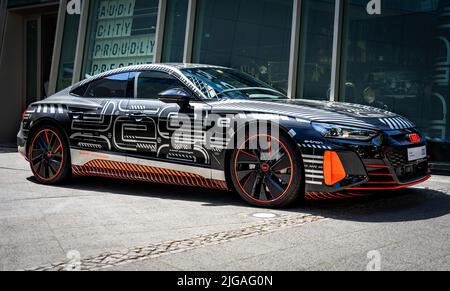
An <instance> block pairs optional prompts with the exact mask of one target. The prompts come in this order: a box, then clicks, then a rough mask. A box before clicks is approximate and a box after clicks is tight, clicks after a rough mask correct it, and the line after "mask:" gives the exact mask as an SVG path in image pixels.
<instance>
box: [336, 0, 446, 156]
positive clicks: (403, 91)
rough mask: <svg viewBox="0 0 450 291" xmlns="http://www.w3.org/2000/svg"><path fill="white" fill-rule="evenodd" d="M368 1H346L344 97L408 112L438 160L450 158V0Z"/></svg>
mask: <svg viewBox="0 0 450 291" xmlns="http://www.w3.org/2000/svg"><path fill="white" fill-rule="evenodd" d="M366 5H367V1H362V0H349V1H346V7H345V17H344V19H345V27H344V31H345V33H344V38H343V59H342V60H343V61H342V72H341V78H340V80H341V88H340V93H341V94H340V100H341V101H348V102H354V103H361V104H367V105H371V106H375V107H380V108H385V109H388V110H390V111H393V112H396V113H399V114H402V115H404V116H406V117H408V118H409V119H411V120H412V121H414V122H415V123H416V124H417V126H418V127H419V128H420V129H422V130H423V131H424V132H425V133H426V134H427V135H428V137H429V138H430V144H429V147H430V149H429V153H430V154H431V158H432V160H434V161H440V162H450V155H448V150H449V145H450V132H449V126H450V122H449V120H448V115H447V112H448V110H449V101H450V99H449V93H450V90H449V89H450V87H449V72H450V16H449V15H448V10H449V9H450V1H442V0H440V1H439V0H408V1H383V2H382V11H381V15H369V14H368V12H367V10H366Z"/></svg>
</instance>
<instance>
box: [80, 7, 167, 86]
mask: <svg viewBox="0 0 450 291" xmlns="http://www.w3.org/2000/svg"><path fill="white" fill-rule="evenodd" d="M158 2H159V1H158V0H119V1H108V0H93V1H90V3H91V4H90V16H89V24H88V30H87V34H86V48H85V57H84V66H83V72H84V75H83V76H81V79H84V78H86V77H88V76H91V75H95V74H98V73H101V72H105V71H108V70H112V69H116V68H121V67H125V66H130V65H139V64H148V63H151V62H152V61H153V54H154V49H155V32H156V20H157V17H158Z"/></svg>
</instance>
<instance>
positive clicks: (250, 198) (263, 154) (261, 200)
mask: <svg viewBox="0 0 450 291" xmlns="http://www.w3.org/2000/svg"><path fill="white" fill-rule="evenodd" d="M255 140H257V142H256V144H258V146H257V148H256V149H251V148H255V146H253V147H252V146H250V145H251V144H252V143H253V142H255ZM264 140H266V142H264ZM264 143H266V146H265V147H264V146H263V145H264ZM253 145H254V144H253ZM269 145H270V146H269ZM237 146H238V147H237V148H236V149H234V150H233V153H232V155H231V160H230V165H229V167H228V168H229V169H230V173H229V174H230V175H229V177H231V180H232V183H233V186H234V188H235V189H236V191H237V192H238V193H239V195H240V196H241V197H242V198H243V199H244V200H245V201H246V202H248V203H249V204H251V205H254V206H258V207H270V208H280V207H287V206H292V205H293V203H294V202H296V201H300V200H302V199H304V196H305V195H304V179H303V163H302V159H301V155H300V152H299V150H298V148H297V147H296V145H295V143H294V142H293V141H292V140H291V139H290V138H289V137H287V136H286V135H285V134H283V133H282V132H280V134H279V137H274V136H272V135H271V134H270V133H268V134H258V135H255V136H253V137H250V138H248V139H247V140H245V141H241V142H238V143H237ZM277 146H278V147H277ZM263 148H266V149H267V150H264V149H263ZM275 148H276V149H278V150H276V149H275Z"/></svg>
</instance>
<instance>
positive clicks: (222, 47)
mask: <svg viewBox="0 0 450 291" xmlns="http://www.w3.org/2000/svg"><path fill="white" fill-rule="evenodd" d="M292 9H293V0H247V1H240V0H227V1H223V0H199V1H197V18H196V27H195V36H194V50H193V61H194V62H196V63H206V64H213V65H222V66H227V67H232V68H236V69H239V70H242V71H244V72H246V73H249V74H251V75H253V76H255V77H256V78H258V79H260V80H262V81H265V82H267V83H269V84H271V85H272V86H274V87H276V88H278V89H281V90H284V91H286V90H287V84H288V72H289V50H290V42H291V26H292Z"/></svg>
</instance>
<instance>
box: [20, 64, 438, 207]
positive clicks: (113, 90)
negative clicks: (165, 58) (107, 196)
mask: <svg viewBox="0 0 450 291" xmlns="http://www.w3.org/2000/svg"><path fill="white" fill-rule="evenodd" d="M18 148H19V152H20V153H21V154H22V155H23V156H24V157H25V158H26V159H27V160H28V161H29V163H30V166H31V170H32V172H33V174H34V176H35V178H36V180H37V181H39V182H41V183H44V184H54V183H60V182H62V181H64V180H65V179H67V178H69V177H71V176H103V177H109V178H120V179H129V180H137V181H148V182H154V183H168V184H177V185H186V186H200V187H207V188H212V189H221V190H230V191H236V192H238V193H239V194H240V196H241V197H242V198H243V199H244V200H246V201H247V202H248V203H251V204H253V205H256V206H266V207H282V206H286V205H289V204H291V203H292V202H294V201H295V200H297V199H314V200H318V199H327V198H330V199H336V198H346V197H352V196H359V195H366V194H367V193H371V192H374V191H381V190H393V189H399V188H404V187H408V186H412V185H415V184H418V183H421V182H424V181H425V180H427V179H428V178H429V177H430V174H429V167H428V157H427V149H426V140H425V137H424V136H423V135H422V134H421V133H420V132H419V131H418V130H417V128H416V126H415V125H414V124H413V123H412V122H411V121H409V120H408V119H406V118H404V117H401V116H398V115H396V114H394V113H391V112H387V111H385V110H381V109H376V108H372V107H368V106H362V105H356V104H346V103H337V102H319V101H307V100H291V99H289V98H287V97H286V96H285V95H284V94H283V93H281V92H280V91H277V90H276V89H274V88H273V87H271V86H270V85H267V84H265V83H263V82H261V81H259V80H257V79H255V78H253V77H251V76H249V75H247V74H244V73H241V72H239V71H236V70H233V69H229V68H223V67H217V66H207V65H190V64H153V65H139V66H132V67H124V68H119V69H115V70H112V71H108V72H105V73H102V74H99V75H96V76H93V77H89V78H88V79H86V80H84V81H81V82H79V83H77V84H75V85H73V86H71V87H69V88H67V89H65V90H63V91H61V92H59V93H56V94H55V95H53V96H51V97H49V98H47V99H45V100H42V101H39V102H36V103H33V104H31V105H30V106H29V107H28V108H27V110H26V111H25V112H24V114H23V121H22V123H21V128H20V131H19V133H18ZM149 187H150V186H149Z"/></svg>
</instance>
